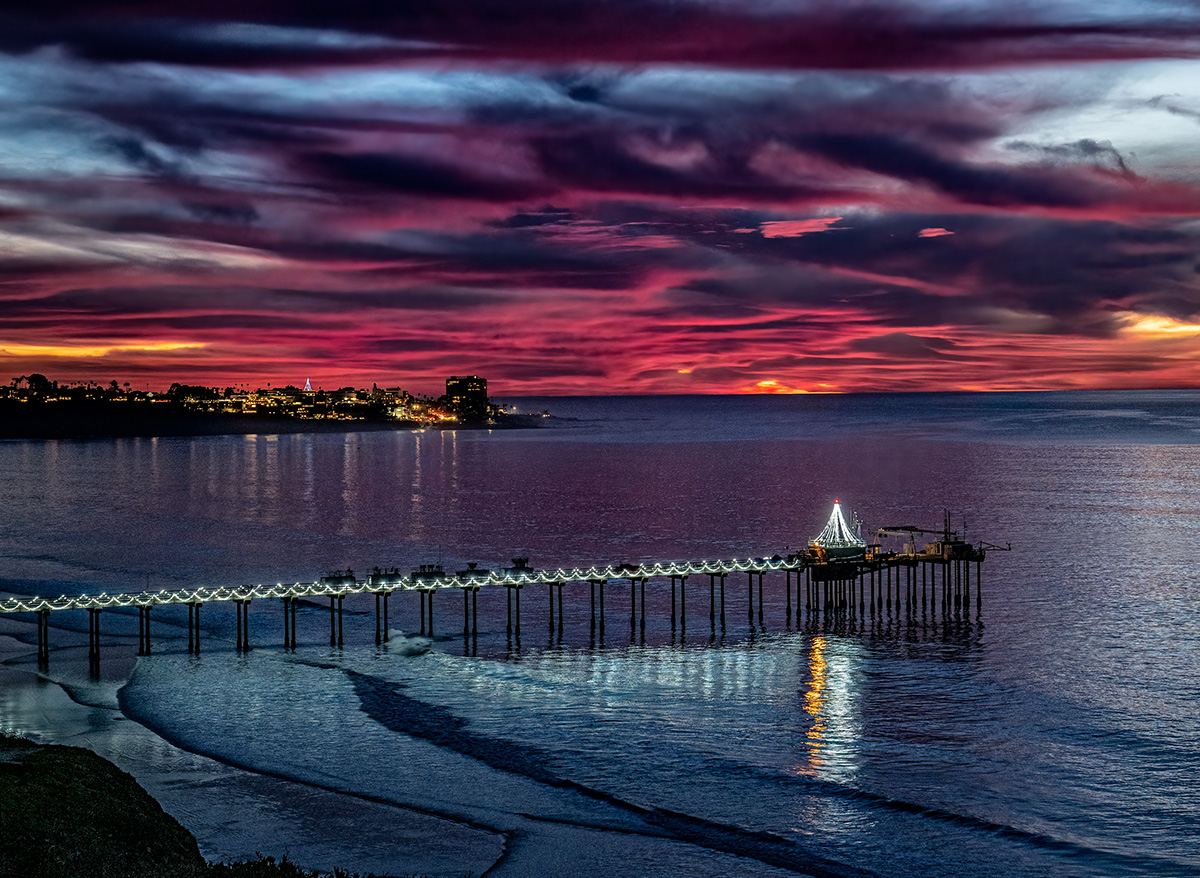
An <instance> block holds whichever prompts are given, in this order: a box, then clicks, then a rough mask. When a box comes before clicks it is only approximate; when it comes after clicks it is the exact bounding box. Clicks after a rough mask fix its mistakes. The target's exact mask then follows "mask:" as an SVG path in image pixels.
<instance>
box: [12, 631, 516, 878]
mask: <svg viewBox="0 0 1200 878" xmlns="http://www.w3.org/2000/svg"><path fill="white" fill-rule="evenodd" d="M0 640H3V641H6V643H0V694H2V695H6V696H7V698H6V699H0V708H6V709H4V710H3V712H2V713H0V719H3V720H4V723H3V725H2V726H0V775H3V769H4V768H5V767H6V766H7V765H8V764H9V763H10V762H12V757H11V756H10V754H12V753H14V752H15V753H16V754H17V755H18V756H19V755H20V754H21V753H22V752H24V753H32V752H49V753H51V754H52V755H51V756H48V757H45V758H46V759H48V760H50V763H51V764H69V765H71V766H72V769H71V770H72V772H73V774H72V776H75V775H78V776H79V777H80V778H81V779H82V781H83V783H82V784H81V785H82V786H87V787H89V788H92V792H93V797H92V799H91V800H89V801H91V802H93V803H97V802H98V803H99V806H98V810H99V811H100V812H101V813H103V814H105V815H107V816H106V818H105V819H106V820H109V823H110V825H111V823H112V820H110V819H109V818H113V819H118V818H120V816H121V814H124V813H125V812H126V811H129V813H134V814H137V815H138V816H137V819H138V820H141V821H143V822H145V821H150V822H151V823H153V824H154V825H155V826H159V827H167V828H166V829H165V830H164V831H167V832H176V831H178V832H182V833H183V834H184V835H185V836H186V837H187V838H189V839H191V840H192V841H191V845H192V846H193V847H196V848H197V856H198V857H199V858H200V859H199V862H198V864H197V863H195V862H194V861H193V862H192V863H191V864H190V865H189V864H183V866H181V867H180V868H166V867H165V866H164V867H162V868H159V867H157V866H155V865H154V864H153V863H151V864H150V867H147V868H141V866H145V865H146V862H145V861H138V862H139V863H140V865H139V868H137V869H129V870H123V866H124V862H125V858H124V857H123V856H121V857H116V858H115V862H117V863H119V864H121V867H120V868H116V869H108V870H105V869H101V868H100V867H99V866H97V865H96V864H97V863H98V862H100V861H101V860H104V858H105V857H106V856H109V854H110V853H112V851H113V850H118V851H119V850H120V849H121V843H120V840H119V838H118V840H117V841H116V842H115V843H111V842H112V839H108V840H107V841H103V840H96V838H95V834H94V833H92V832H91V830H90V828H89V827H87V826H84V827H82V830H83V835H84V836H86V838H85V839H84V841H85V842H86V843H85V844H83V845H82V846H81V847H80V849H79V853H78V854H77V855H75V856H74V859H73V860H72V863H71V867H72V868H71V869H67V870H65V871H64V870H62V869H51V870H49V871H46V870H43V871H38V870H37V869H36V868H35V869H33V870H32V871H30V870H29V869H27V868H22V869H19V870H17V871H9V870H7V866H8V865H9V863H11V862H16V861H15V860H12V859H11V857H9V856H8V853H9V852H8V849H7V848H5V847H4V845H3V841H5V840H7V841H9V842H10V843H11V845H16V846H20V847H21V848H22V850H25V849H35V848H37V847H38V846H39V845H42V846H45V839H40V840H39V839H38V838H34V837H30V836H29V834H28V833H27V832H23V831H22V832H14V822H13V820H12V819H11V818H10V817H9V816H8V815H7V814H6V813H5V810H6V809H5V808H4V807H3V803H4V802H5V801H9V802H11V801H18V800H21V799H22V798H24V797H26V795H27V794H26V793H25V792H24V791H22V792H20V793H18V794H12V792H11V790H10V789H9V787H8V786H6V785H5V783H4V778H3V777H2V776H0V876H3V878H8V876H10V875H12V876H13V878H16V876H18V875H22V876H23V875H26V874H43V875H45V876H47V878H84V876H88V878H90V876H91V875H93V874H101V872H103V873H104V874H107V875H110V876H111V878H126V876H128V878H159V876H162V878H168V876H169V878H217V876H230V878H331V876H338V878H350V876H359V878H374V876H380V878H383V876H388V875H395V876H401V875H414V876H416V875H420V876H442V878H459V876H466V875H469V874H478V873H479V869H480V867H481V866H482V867H484V869H485V870H486V867H487V866H488V865H494V859H495V855H494V853H492V852H490V850H489V851H488V852H485V851H484V850H483V849H481V848H480V847H479V844H480V842H479V841H478V840H476V841H475V842H470V841H469V840H468V839H467V838H466V837H465V836H463V837H459V836H460V833H456V832H451V833H447V822H446V821H447V819H448V818H447V817H445V816H437V815H434V814H432V813H426V812H422V811H420V810H413V809H412V808H410V807H408V806H406V805H403V804H399V803H395V802H391V801H388V800H386V799H383V798H379V799H370V798H367V797H363V796H357V795H354V794H352V793H346V792H345V791H341V790H338V789H335V788H332V787H321V786H315V785H313V784H311V783H306V782H304V781H301V780H296V779H290V778H288V777H286V776H285V775H282V774H281V775H272V774H269V773H267V774H264V773H262V772H258V771H255V770H253V769H248V768H246V767H244V766H240V765H236V764H232V763H228V762H225V761H223V760H221V759H217V758H214V757H212V756H207V755H205V754H203V753H199V752H197V751H195V750H192V749H188V748H185V747H180V746H179V745H177V744H175V743H173V742H172V741H170V740H169V739H167V738H164V737H162V736H161V735H159V734H158V733H157V732H156V731H155V730H154V729H153V728H150V727H148V726H147V725H145V724H144V723H142V722H140V721H138V720H137V719H134V718H132V717H130V716H128V715H127V714H126V713H125V712H124V711H123V710H121V708H120V705H119V692H120V689H121V688H123V687H124V685H125V684H127V683H128V682H129V677H130V675H131V672H132V671H133V667H132V665H130V666H129V667H128V668H125V670H124V673H118V674H117V675H115V676H114V677H113V678H110V679H106V680H103V681H100V682H98V683H97V682H95V681H92V682H88V681H87V678H86V676H83V675H82V674H83V672H82V670H81V668H80V667H79V660H80V659H81V657H82V650H81V649H78V648H76V647H71V646H68V647H62V648H60V650H59V655H58V657H59V660H60V661H59V667H60V668H62V669H63V672H62V673H58V674H54V675H50V676H48V675H46V674H44V673H42V672H40V671H35V669H34V668H33V666H32V655H31V654H29V653H26V652H25V650H24V649H22V648H21V647H23V646H25V644H23V643H21V642H20V641H19V640H17V639H16V638H13V637H12V634H11V633H9V634H8V636H5V637H0ZM14 641H15V642H14ZM76 653H78V655H77V654H76ZM63 660H65V664H64V662H63ZM93 687H94V688H93ZM89 690H91V691H89ZM5 701H7V704H6V703H4V702H5ZM41 725H45V726H46V727H45V729H41V730H39V728H40V726H41ZM51 729H53V730H54V731H53V733H50V730H51ZM26 775H27V776H26V777H25V778H24V779H22V781H21V782H22V783H23V784H24V786H26V787H29V786H30V784H32V787H30V788H31V789H35V792H36V788H40V786H41V785H42V784H43V783H44V782H45V781H46V780H47V779H48V778H49V775H48V774H47V773H45V772H41V771H38V772H32V773H31V772H27V773H26ZM43 775H45V776H43ZM93 777H99V778H101V780H103V781H104V784H105V786H104V787H103V788H101V789H99V791H98V792H97V789H96V788H94V786H95V785H94V784H91V780H90V779H91V778H93ZM113 777H116V778H117V779H116V780H113ZM109 793H111V797H110V798H105V799H101V798H99V797H100V796H101V795H102V794H103V795H105V796H107V795H108V794H109ZM43 798H45V799H46V800H47V801H49V800H50V798H52V797H43ZM146 800H148V801H149V802H150V803H151V804H146ZM55 801H57V799H55ZM130 801H135V802H136V801H141V802H142V804H141V805H138V806H137V807H134V808H132V809H129V808H127V807H126V804H127V803H128V802H130ZM84 813H85V817H84V818H83V819H84V820H86V819H87V817H86V813H87V812H84ZM35 816H36V815H35ZM39 819H40V818H39ZM455 822H457V821H453V820H451V823H455ZM172 826H174V827H179V829H178V830H175V829H171V827H172ZM16 828H17V829H20V828H21V827H16ZM463 830H464V831H465V832H466V833H467V835H479V834H480V833H481V832H482V833H483V834H484V835H487V836H489V837H491V836H493V835H495V833H494V832H493V831H489V830H487V829H486V828H484V827H465V826H464V827H463ZM356 835H358V836H361V838H360V839H359V841H358V842H355V841H354V837H355V836H356ZM89 839H90V841H89ZM427 840H428V843H426V841H427ZM367 841H369V842H370V843H369V844H367V843H366V842H367ZM72 843H73V842H72ZM414 845H415V846H416V848H418V849H414ZM59 846H61V845H59ZM490 846H491V845H490V844H486V843H485V847H487V848H490ZM500 851H501V852H502V851H503V843H502V842H501V843H500ZM92 855H94V856H92ZM111 859H112V858H110V860H111ZM105 862H108V860H105ZM175 865H180V864H178V863H177V864H175Z"/></svg>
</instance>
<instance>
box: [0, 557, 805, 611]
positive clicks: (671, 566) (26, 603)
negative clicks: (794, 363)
mask: <svg viewBox="0 0 1200 878" xmlns="http://www.w3.org/2000/svg"><path fill="white" fill-rule="evenodd" d="M804 565H805V561H804V559H803V558H795V557H793V558H792V559H786V558H781V557H779V556H778V555H777V556H775V557H773V558H747V559H732V560H725V561H669V562H663V561H658V562H653V563H646V564H610V565H608V566H605V567H571V568H559V569H557V570H533V569H530V570H520V571H516V570H508V571H498V572H489V573H484V572H483V571H478V572H468V573H466V574H464V575H462V576H458V575H456V574H445V575H439V574H438V573H436V572H422V573H418V574H414V575H413V576H397V575H372V576H369V577H368V578H367V579H365V580H358V579H355V580H352V581H334V580H336V579H337V578H336V577H331V578H330V580H328V581H321V580H318V581H316V582H296V583H293V584H291V585H285V584H284V583H275V584H274V585H269V584H262V585H242V586H216V587H211V588H194V589H175V590H162V591H137V592H123V593H119V594H108V593H107V592H101V593H100V594H80V595H73V596H68V595H60V596H58V597H56V598H45V597H31V598H9V599H0V613H36V612H39V611H42V610H72V609H97V610H98V609H108V608H111V607H152V606H156V605H159V604H203V603H209V602H213V601H249V600H262V599H264V598H301V597H345V596H347V595H352V594H392V593H394V592H397V591H437V590H442V589H462V588H482V587H485V586H489V585H503V586H509V587H521V586H525V585H564V584H566V583H569V582H589V581H594V582H600V581H604V582H607V581H609V580H614V579H626V580H628V579H652V578H660V577H670V576H692V575H703V574H710V575H713V576H721V575H726V574H730V573H768V572H771V571H776V570H800V569H803V567H804Z"/></svg>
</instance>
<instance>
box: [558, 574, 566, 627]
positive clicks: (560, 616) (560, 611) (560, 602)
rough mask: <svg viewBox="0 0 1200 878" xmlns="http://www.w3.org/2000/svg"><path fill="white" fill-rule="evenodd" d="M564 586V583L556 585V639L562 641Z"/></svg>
mask: <svg viewBox="0 0 1200 878" xmlns="http://www.w3.org/2000/svg"><path fill="white" fill-rule="evenodd" d="M564 585H566V583H563V582H560V583H559V584H558V637H559V639H560V640H561V639H562V633H563V586H564Z"/></svg>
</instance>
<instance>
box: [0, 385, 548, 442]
mask: <svg viewBox="0 0 1200 878" xmlns="http://www.w3.org/2000/svg"><path fill="white" fill-rule="evenodd" d="M530 422H531V421H530V419H529V418H528V417H526V416H522V415H517V414H516V413H515V412H506V411H505V409H504V407H503V406H500V405H496V404H493V403H492V402H491V401H490V400H489V399H488V391H487V379H486V378H481V377H479V376H477V375H466V376H452V377H450V378H447V379H446V392H445V393H444V394H443V395H442V396H439V397H430V396H421V395H416V394H412V393H409V392H408V391H407V390H405V389H403V388H402V387H380V386H379V385H378V384H372V386H371V387H370V388H368V389H364V388H356V387H341V388H338V389H336V390H330V391H327V390H323V389H320V388H318V389H316V390H314V389H313V388H312V384H311V382H309V381H307V380H306V381H305V383H304V386H303V387H297V386H295V385H290V384H289V385H285V386H283V387H272V386H271V385H270V384H268V385H267V386H266V387H259V388H256V389H253V390H250V389H247V388H237V387H223V388H222V387H208V386H203V385H191V384H181V383H178V382H177V383H174V384H172V385H171V386H170V387H169V388H168V389H167V390H165V391H163V392H155V391H151V390H135V389H133V388H132V387H131V386H130V385H129V383H125V384H123V385H122V384H119V383H118V382H117V381H115V380H114V381H111V382H109V383H108V384H99V383H96V382H94V381H89V382H81V383H61V384H60V383H59V382H57V381H54V380H51V379H50V378H47V377H46V376H45V375H42V374H37V373H35V374H32V375H22V376H20V377H16V378H13V379H12V380H11V381H9V382H8V384H4V385H0V437H3V438H13V437H18V436H31V437H32V436H46V437H54V436H77V435H187V434H192V433H196V434H204V433H221V432H242V431H246V430H249V431H253V430H254V428H255V426H256V425H259V426H264V427H265V426H268V425H269V426H270V428H271V429H272V430H282V431H285V432H289V431H291V432H295V431H300V430H308V429H320V430H331V429H334V430H336V429H373V428H374V429H386V428H389V427H393V428H395V427H418V428H425V427H435V428H439V427H440V428H454V427H459V426H462V427H479V426H483V427H512V426H527V425H528V424H529V423H530Z"/></svg>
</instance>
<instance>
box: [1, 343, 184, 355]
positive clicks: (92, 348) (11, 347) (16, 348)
mask: <svg viewBox="0 0 1200 878" xmlns="http://www.w3.org/2000/svg"><path fill="white" fill-rule="evenodd" d="M202 347H206V345H205V344H204V343H203V342H198V341H160V342H148V343H147V342H142V343H134V344H125V343H120V342H118V343H115V344H109V345H32V344H3V345H0V356H2V355H7V356H10V357H106V356H108V355H109V354H112V353H132V352H136V351H151V352H163V351H182V350H191V349H194V348H202Z"/></svg>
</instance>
